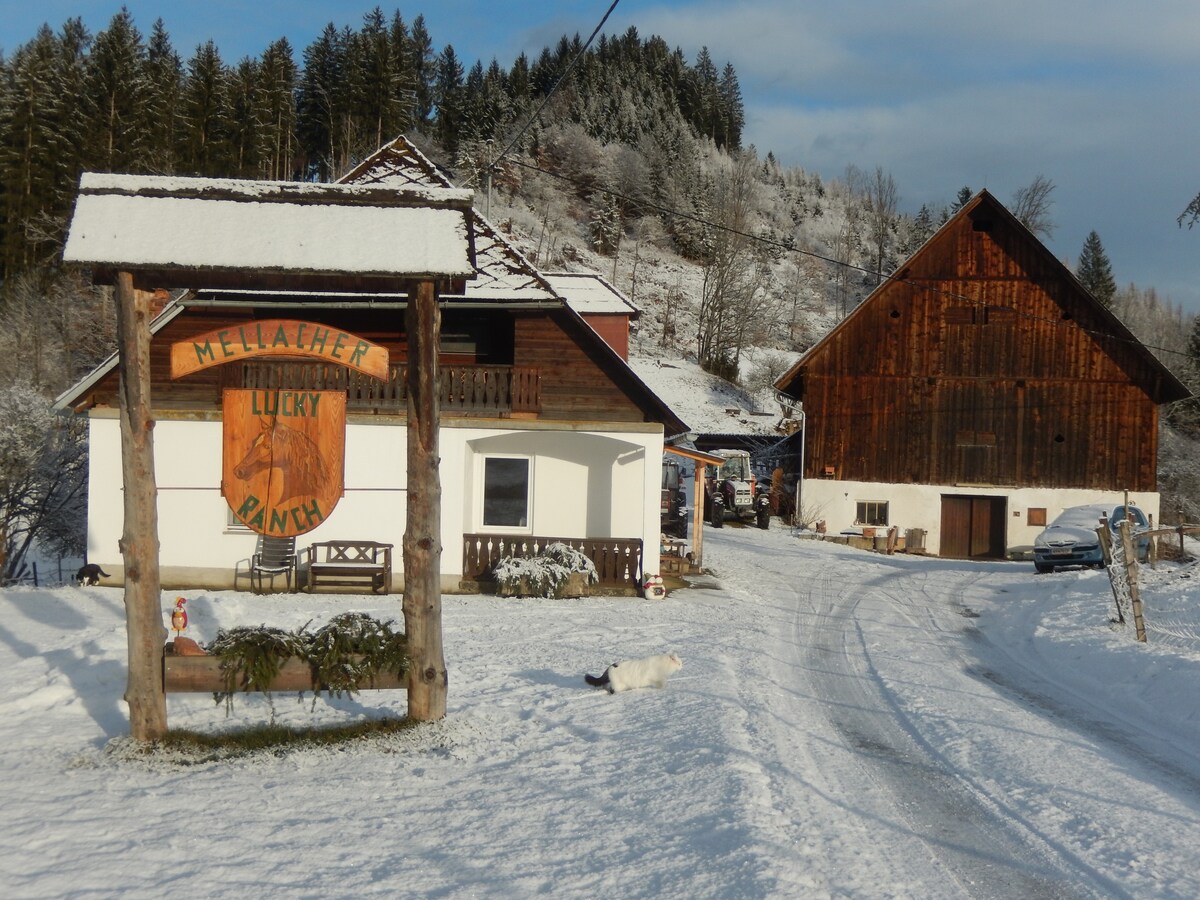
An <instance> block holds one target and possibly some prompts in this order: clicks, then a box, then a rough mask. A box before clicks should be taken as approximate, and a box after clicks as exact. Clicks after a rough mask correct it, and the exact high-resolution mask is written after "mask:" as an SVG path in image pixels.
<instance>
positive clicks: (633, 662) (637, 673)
mask: <svg viewBox="0 0 1200 900" xmlns="http://www.w3.org/2000/svg"><path fill="white" fill-rule="evenodd" d="M682 668H683V660H681V659H680V658H679V657H678V656H676V655H675V654H674V653H659V654H657V655H656V656H647V657H646V658H645V659H623V660H621V661H620V662H615V663H613V664H612V665H611V666H609V667H608V668H607V669H605V670H604V674H603V675H601V676H599V677H597V676H595V675H584V676H583V680H584V681H586V682H587V683H588V684H590V685H593V686H595V687H605V686H607V687H608V692H609V693H610V694H615V693H616V692H617V691H632V690H633V689H634V688H644V687H651V686H654V687H657V688H661V687H666V686H667V679H668V678H670V677H671V675H672V674H674V673H675V672H678V671H679V670H680V669H682Z"/></svg>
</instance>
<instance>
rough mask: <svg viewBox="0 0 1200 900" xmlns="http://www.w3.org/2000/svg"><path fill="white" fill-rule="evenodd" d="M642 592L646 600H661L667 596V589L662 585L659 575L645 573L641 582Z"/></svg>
mask: <svg viewBox="0 0 1200 900" xmlns="http://www.w3.org/2000/svg"><path fill="white" fill-rule="evenodd" d="M642 593H643V594H644V595H645V597H646V599H647V600H661V599H663V597H665V596H667V589H666V587H665V586H664V585H663V580H662V576H661V575H647V576H646V580H645V582H644V583H643V584H642Z"/></svg>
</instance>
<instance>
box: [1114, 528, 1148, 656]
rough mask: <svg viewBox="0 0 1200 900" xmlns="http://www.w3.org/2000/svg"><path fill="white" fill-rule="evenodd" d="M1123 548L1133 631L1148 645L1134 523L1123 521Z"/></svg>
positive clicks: (1121, 533) (1121, 529) (1120, 529)
mask: <svg viewBox="0 0 1200 900" xmlns="http://www.w3.org/2000/svg"><path fill="white" fill-rule="evenodd" d="M1118 530H1119V531H1120V535H1121V548H1122V549H1123V550H1124V551H1125V577H1126V578H1127V579H1128V580H1129V606H1130V609H1132V610H1133V630H1134V634H1135V635H1136V636H1137V639H1138V640H1139V641H1141V642H1142V643H1143V644H1144V643H1146V621H1145V619H1143V618H1142V594H1141V591H1140V590H1139V589H1138V574H1137V548H1135V547H1134V545H1133V523H1132V522H1130V521H1129V519H1128V518H1125V519H1122V520H1121V524H1120V525H1119V526H1118Z"/></svg>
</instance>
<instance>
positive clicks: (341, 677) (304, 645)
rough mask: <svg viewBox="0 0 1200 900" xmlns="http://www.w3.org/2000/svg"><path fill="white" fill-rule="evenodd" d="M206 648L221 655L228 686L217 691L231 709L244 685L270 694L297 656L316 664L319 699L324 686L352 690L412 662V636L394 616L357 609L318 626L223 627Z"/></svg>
mask: <svg viewBox="0 0 1200 900" xmlns="http://www.w3.org/2000/svg"><path fill="white" fill-rule="evenodd" d="M207 649H208V652H209V653H211V654H212V655H213V656H216V657H217V658H218V659H219V660H220V665H221V673H222V675H223V678H224V690H222V691H220V692H218V693H215V694H214V695H213V697H214V699H215V700H216V701H217V702H218V703H220V702H222V701H224V702H225V708H226V710H227V711H228V710H230V709H231V708H232V704H233V695H234V694H235V693H238V692H239V691H240V690H256V691H262V692H263V693H264V694H266V696H267V698H268V700H269V699H270V696H271V692H270V687H271V683H272V682H273V681H274V680H275V678H276V677H277V676H278V675H279V672H280V669H281V668H282V667H283V665H284V664H285V663H286V662H287V661H288V660H289V659H293V658H295V659H300V660H303V661H304V662H305V663H307V664H308V666H309V667H310V669H311V670H312V682H313V694H314V696H313V703H314V704H315V703H316V698H317V696H319V695H320V693H321V692H322V691H327V692H329V693H332V694H333V695H334V696H337V697H341V696H342V695H343V694H346V695H353V694H354V693H356V692H357V691H358V689H359V687H360V686H361V685H362V684H363V683H364V682H368V681H370V680H371V679H372V678H374V677H375V676H376V675H378V674H379V673H380V672H393V673H395V674H396V675H398V676H401V677H403V675H404V674H405V672H407V671H408V666H409V656H408V639H407V636H406V635H405V634H404V633H403V632H397V631H395V630H393V628H392V623H391V622H380V621H379V620H377V619H374V618H372V617H371V616H368V615H366V614H365V613H355V612H350V613H342V614H341V615H339V616H335V617H334V618H333V619H331V620H330V621H329V622H328V623H327V624H326V625H323V626H322V627H320V628H318V629H317V630H316V631H315V632H312V631H309V630H308V625H307V624H305V625H303V626H301V627H300V628H299V629H297V630H296V631H293V632H289V631H284V630H283V629H280V628H272V627H268V626H266V625H260V626H258V627H257V628H255V627H248V626H239V627H236V628H230V629H228V630H225V629H222V630H221V631H219V632H217V636H216V637H215V638H214V639H213V640H212V642H211V643H210V644H209V645H208V648H207ZM301 695H303V691H302V692H301Z"/></svg>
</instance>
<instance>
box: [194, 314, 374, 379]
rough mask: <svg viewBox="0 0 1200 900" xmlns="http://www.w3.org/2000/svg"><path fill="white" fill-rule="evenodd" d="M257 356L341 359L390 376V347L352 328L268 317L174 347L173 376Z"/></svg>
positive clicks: (365, 371)
mask: <svg viewBox="0 0 1200 900" xmlns="http://www.w3.org/2000/svg"><path fill="white" fill-rule="evenodd" d="M257 356H302V357H309V358H312V359H319V360H322V361H324V362H330V363H336V364H338V365H342V366H346V367H347V368H350V369H354V370H356V371H358V372H362V373H363V374H364V375H370V376H372V377H374V378H378V379H380V380H385V379H386V378H387V377H388V351H387V348H386V347H381V346H379V345H378V344H372V343H371V342H370V341H365V340H363V339H362V338H360V337H356V336H355V335H352V334H350V333H349V332H346V331H339V330H338V329H336V328H331V327H329V326H328V325H321V324H319V323H317V322H302V321H297V320H294V319H264V320H263V321H260V322H247V323H245V324H244V325H237V326H230V327H228V328H218V329H216V330H215V331H209V332H207V333H205V334H200V335H196V337H193V338H189V339H188V340H186V341H176V342H175V343H174V344H172V345H171V377H172V378H182V377H183V376H184V375H190V374H192V373H193V372H199V371H201V370H202V369H207V368H210V367H212V366H220V365H224V364H225V363H231V362H238V361H239V360H243V359H251V358H253V357H257Z"/></svg>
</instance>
